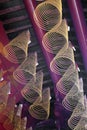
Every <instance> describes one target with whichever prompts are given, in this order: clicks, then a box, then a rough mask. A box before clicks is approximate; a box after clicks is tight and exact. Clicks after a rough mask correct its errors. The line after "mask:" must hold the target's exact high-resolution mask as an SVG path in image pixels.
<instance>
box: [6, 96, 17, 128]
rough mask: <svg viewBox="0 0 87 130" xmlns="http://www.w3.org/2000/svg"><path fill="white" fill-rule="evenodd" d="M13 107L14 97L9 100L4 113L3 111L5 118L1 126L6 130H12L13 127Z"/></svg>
mask: <svg viewBox="0 0 87 130" xmlns="http://www.w3.org/2000/svg"><path fill="white" fill-rule="evenodd" d="M14 107H15V97H13V98H9V100H8V103H7V106H6V109H5V111H3V115H4V116H6V117H7V119H6V120H4V123H3V126H4V128H5V129H6V130H12V128H13V127H14V126H13V123H12V121H13V117H14Z"/></svg>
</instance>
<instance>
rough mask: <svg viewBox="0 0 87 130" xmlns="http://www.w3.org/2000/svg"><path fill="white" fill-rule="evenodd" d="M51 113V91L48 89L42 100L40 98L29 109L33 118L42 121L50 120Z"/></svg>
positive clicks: (45, 90) (44, 91) (44, 92)
mask: <svg viewBox="0 0 87 130" xmlns="http://www.w3.org/2000/svg"><path fill="white" fill-rule="evenodd" d="M49 111H50V89H49V88H46V89H44V90H43V92H42V100H41V99H40V97H39V98H38V99H37V100H36V101H35V102H34V103H33V104H32V105H31V106H30V107H29V112H30V114H31V116H32V117H34V118H36V119H40V120H44V119H48V117H49Z"/></svg>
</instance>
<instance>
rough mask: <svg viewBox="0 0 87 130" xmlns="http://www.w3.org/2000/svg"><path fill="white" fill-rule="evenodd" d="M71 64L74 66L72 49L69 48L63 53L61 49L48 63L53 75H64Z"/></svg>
mask: <svg viewBox="0 0 87 130" xmlns="http://www.w3.org/2000/svg"><path fill="white" fill-rule="evenodd" d="M71 64H75V60H74V52H73V49H72V48H71V46H69V47H68V48H67V49H66V50H65V51H63V50H62V49H61V50H60V51H59V52H58V53H57V55H56V56H55V57H54V58H53V60H52V61H51V63H50V68H51V70H52V71H53V72H54V73H56V74H58V75H64V73H65V72H66V71H67V69H68V68H69V66H70V65H71Z"/></svg>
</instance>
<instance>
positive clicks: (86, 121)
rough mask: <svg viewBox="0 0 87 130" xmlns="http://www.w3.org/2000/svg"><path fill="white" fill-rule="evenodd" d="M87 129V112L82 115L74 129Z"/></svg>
mask: <svg viewBox="0 0 87 130" xmlns="http://www.w3.org/2000/svg"><path fill="white" fill-rule="evenodd" d="M86 129H87V114H86V116H85V117H82V118H81V119H80V121H79V122H78V124H77V125H76V127H75V128H74V129H73V130H86Z"/></svg>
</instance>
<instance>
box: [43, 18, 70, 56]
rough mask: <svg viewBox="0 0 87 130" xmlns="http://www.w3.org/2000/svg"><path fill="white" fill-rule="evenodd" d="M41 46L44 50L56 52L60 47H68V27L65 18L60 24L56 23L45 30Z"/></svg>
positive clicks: (64, 48)
mask: <svg viewBox="0 0 87 130" xmlns="http://www.w3.org/2000/svg"><path fill="white" fill-rule="evenodd" d="M42 43H43V47H44V48H45V50H46V51H48V52H50V53H53V54H57V53H58V52H59V51H60V49H63V50H66V49H67V48H68V27H67V23H66V20H65V19H64V20H62V22H61V24H60V26H58V25H56V26H55V27H54V28H52V29H51V30H50V31H49V32H47V33H46V34H45V35H44V36H43V39H42Z"/></svg>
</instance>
